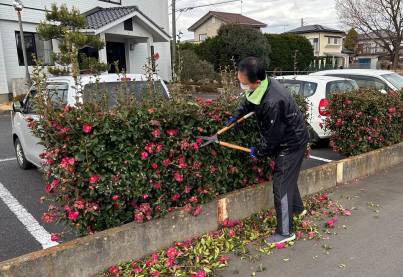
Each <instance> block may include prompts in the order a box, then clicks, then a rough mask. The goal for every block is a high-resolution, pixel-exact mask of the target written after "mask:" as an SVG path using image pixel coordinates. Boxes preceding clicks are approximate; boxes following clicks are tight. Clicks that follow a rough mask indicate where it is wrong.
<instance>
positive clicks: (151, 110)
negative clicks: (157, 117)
mask: <svg viewBox="0 0 403 277" xmlns="http://www.w3.org/2000/svg"><path fill="white" fill-rule="evenodd" d="M155 111H156V110H155V109H154V108H149V109H148V110H147V112H148V113H150V114H151V113H155Z"/></svg>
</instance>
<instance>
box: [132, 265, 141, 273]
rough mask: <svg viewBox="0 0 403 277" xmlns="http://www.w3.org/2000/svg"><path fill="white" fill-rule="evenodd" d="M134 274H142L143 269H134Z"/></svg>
mask: <svg viewBox="0 0 403 277" xmlns="http://www.w3.org/2000/svg"><path fill="white" fill-rule="evenodd" d="M133 272H134V273H141V272H143V269H141V267H138V266H137V267H135V268H133Z"/></svg>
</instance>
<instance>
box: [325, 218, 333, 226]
mask: <svg viewBox="0 0 403 277" xmlns="http://www.w3.org/2000/svg"><path fill="white" fill-rule="evenodd" d="M326 227H328V228H334V221H333V220H331V219H330V220H328V221H326Z"/></svg>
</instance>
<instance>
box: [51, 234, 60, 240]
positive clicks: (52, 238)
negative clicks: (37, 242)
mask: <svg viewBox="0 0 403 277" xmlns="http://www.w3.org/2000/svg"><path fill="white" fill-rule="evenodd" d="M50 240H51V241H59V236H58V235H57V234H56V233H51V234H50Z"/></svg>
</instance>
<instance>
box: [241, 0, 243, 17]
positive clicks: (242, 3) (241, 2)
mask: <svg viewBox="0 0 403 277" xmlns="http://www.w3.org/2000/svg"><path fill="white" fill-rule="evenodd" d="M241 14H243V0H241Z"/></svg>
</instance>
